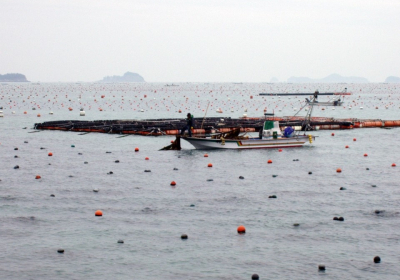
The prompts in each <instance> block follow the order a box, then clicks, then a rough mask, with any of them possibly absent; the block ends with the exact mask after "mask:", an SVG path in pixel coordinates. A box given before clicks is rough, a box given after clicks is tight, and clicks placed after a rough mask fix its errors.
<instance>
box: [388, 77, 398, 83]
mask: <svg viewBox="0 0 400 280" xmlns="http://www.w3.org/2000/svg"><path fill="white" fill-rule="evenodd" d="M385 83H400V77H395V76H389V77H387V78H386V80H385Z"/></svg>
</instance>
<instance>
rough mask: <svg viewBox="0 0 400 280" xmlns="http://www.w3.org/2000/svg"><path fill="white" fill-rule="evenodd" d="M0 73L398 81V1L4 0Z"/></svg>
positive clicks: (55, 77) (0, 0) (39, 77)
mask: <svg viewBox="0 0 400 280" xmlns="http://www.w3.org/2000/svg"><path fill="white" fill-rule="evenodd" d="M0 24H1V28H0V38H1V44H0V74H5V73H14V72H18V73H23V74H25V75H26V76H27V78H28V79H29V80H31V81H42V82H55V81H63V82H68V81H96V80H99V79H101V78H102V77H104V76H107V75H122V74H123V73H125V72H126V71H132V72H137V73H139V74H140V75H142V76H143V77H144V78H145V80H146V81H149V82H268V81H269V80H270V79H271V78H272V77H277V78H278V79H279V80H280V81H283V80H286V79H287V78H289V77H290V76H308V77H312V78H322V77H325V76H327V75H329V74H332V73H338V74H340V75H343V76H361V77H365V78H367V79H369V80H370V81H371V82H382V81H384V79H385V78H386V77H387V76H390V75H394V76H400V36H399V30H400V1H399V0H381V1H376V0H335V1H323V0H302V1H300V0H299V1H295V0H277V1H275V0H271V1H269V0H241V1H239V0H225V1H224V0H170V1H167V0H164V1H162V0H146V1H140V0H114V1H111V0H79V1H75V0H68V1H67V0H65V1H57V0H0Z"/></svg>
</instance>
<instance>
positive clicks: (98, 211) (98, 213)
mask: <svg viewBox="0 0 400 280" xmlns="http://www.w3.org/2000/svg"><path fill="white" fill-rule="evenodd" d="M94 215H95V216H99V217H101V216H103V212H101V210H97V211H96V212H94Z"/></svg>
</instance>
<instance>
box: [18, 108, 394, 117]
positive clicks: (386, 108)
mask: <svg viewBox="0 0 400 280" xmlns="http://www.w3.org/2000/svg"><path fill="white" fill-rule="evenodd" d="M386 109H387V107H386ZM12 114H13V115H15V111H12Z"/></svg>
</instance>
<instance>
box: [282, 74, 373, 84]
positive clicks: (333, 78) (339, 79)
mask: <svg viewBox="0 0 400 280" xmlns="http://www.w3.org/2000/svg"><path fill="white" fill-rule="evenodd" d="M287 82H288V83H356V84H360V83H369V81H368V80H367V79H365V78H361V77H343V76H340V75H338V74H331V75H329V76H327V77H325V78H322V79H311V78H308V77H290V78H289V79H288V80H287Z"/></svg>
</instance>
